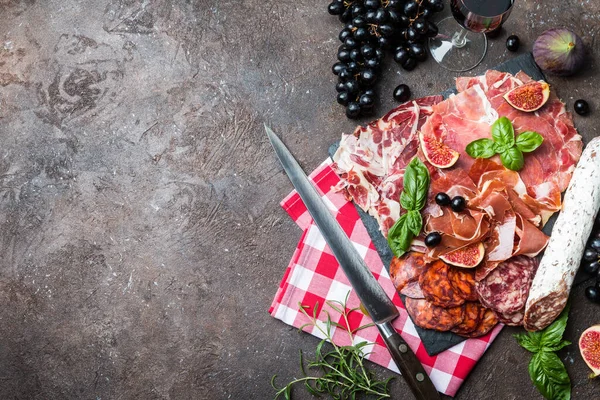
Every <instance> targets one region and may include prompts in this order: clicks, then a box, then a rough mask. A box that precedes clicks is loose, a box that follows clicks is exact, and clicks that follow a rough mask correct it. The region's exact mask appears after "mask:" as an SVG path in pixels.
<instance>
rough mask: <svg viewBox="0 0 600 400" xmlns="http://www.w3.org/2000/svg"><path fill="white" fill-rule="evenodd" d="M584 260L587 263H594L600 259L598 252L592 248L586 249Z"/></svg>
mask: <svg viewBox="0 0 600 400" xmlns="http://www.w3.org/2000/svg"><path fill="white" fill-rule="evenodd" d="M583 259H584V260H586V261H594V260H597V259H598V252H597V251H596V250H594V249H592V248H589V247H588V248H586V249H585V251H584V252H583Z"/></svg>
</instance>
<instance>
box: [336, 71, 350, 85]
mask: <svg viewBox="0 0 600 400" xmlns="http://www.w3.org/2000/svg"><path fill="white" fill-rule="evenodd" d="M338 78H340V80H341V81H344V82H345V81H347V80H348V79H350V78H352V72H350V71H348V68H344V69H343V70H341V71H340V73H339V74H338Z"/></svg>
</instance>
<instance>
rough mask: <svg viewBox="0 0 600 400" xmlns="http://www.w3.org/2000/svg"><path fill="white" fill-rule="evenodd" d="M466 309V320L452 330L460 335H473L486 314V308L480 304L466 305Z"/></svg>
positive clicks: (471, 303)
mask: <svg viewBox="0 0 600 400" xmlns="http://www.w3.org/2000/svg"><path fill="white" fill-rule="evenodd" d="M464 307H465V318H464V319H463V321H462V322H461V323H460V324H458V325H456V326H455V327H454V328H452V329H451V331H452V332H454V333H456V334H459V335H464V334H467V333H471V332H473V331H474V330H475V329H477V327H478V326H479V324H480V323H481V321H482V320H483V315H484V314H485V307H483V306H482V305H481V303H479V302H477V303H476V302H469V303H465V305H464Z"/></svg>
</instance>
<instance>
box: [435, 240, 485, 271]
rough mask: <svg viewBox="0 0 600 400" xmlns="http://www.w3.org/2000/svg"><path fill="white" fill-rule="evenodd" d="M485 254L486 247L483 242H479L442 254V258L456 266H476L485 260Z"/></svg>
mask: <svg viewBox="0 0 600 400" xmlns="http://www.w3.org/2000/svg"><path fill="white" fill-rule="evenodd" d="M484 255H485V248H484V247H483V243H481V242H479V243H473V244H470V245H468V246H465V247H461V248H460V249H457V250H454V251H451V252H450V253H446V254H444V255H442V256H440V258H441V259H442V260H443V261H445V262H446V263H447V264H451V265H454V266H456V267H462V268H475V267H476V266H478V265H479V263H480V262H481V260H483V256H484Z"/></svg>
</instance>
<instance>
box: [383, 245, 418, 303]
mask: <svg viewBox="0 0 600 400" xmlns="http://www.w3.org/2000/svg"><path fill="white" fill-rule="evenodd" d="M424 256H425V255H424V254H423V253H417V252H409V253H407V254H406V255H405V256H403V257H400V258H398V257H394V258H392V262H391V263H390V278H391V279H392V283H393V284H394V287H395V288H396V290H397V291H398V292H399V293H401V294H403V295H405V296H408V297H412V298H416V299H422V298H423V292H422V291H421V287H420V286H419V276H421V274H422V273H423V270H424V269H425V265H426V264H425V259H424Z"/></svg>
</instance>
